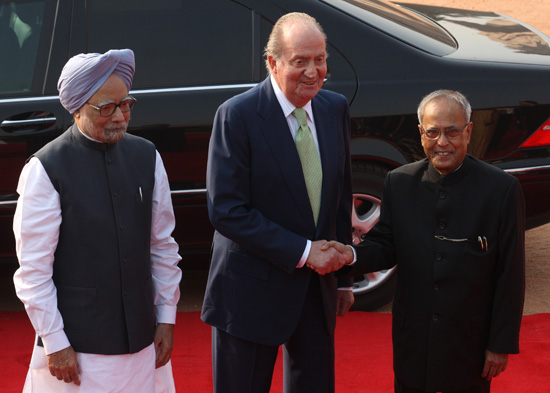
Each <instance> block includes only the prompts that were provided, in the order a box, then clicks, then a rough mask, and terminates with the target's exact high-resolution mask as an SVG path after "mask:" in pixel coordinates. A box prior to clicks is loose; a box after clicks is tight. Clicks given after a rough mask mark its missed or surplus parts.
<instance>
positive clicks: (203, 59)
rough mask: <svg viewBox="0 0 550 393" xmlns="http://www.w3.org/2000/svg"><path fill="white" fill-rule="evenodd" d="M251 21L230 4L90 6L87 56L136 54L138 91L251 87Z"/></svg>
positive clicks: (212, 0) (136, 0) (204, 0)
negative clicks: (125, 51)
mask: <svg viewBox="0 0 550 393" xmlns="http://www.w3.org/2000/svg"><path fill="white" fill-rule="evenodd" d="M205 15H207V17H205ZM251 15H252V11H251V10H249V9H247V8H245V7H243V6H241V5H238V4H236V3H234V2H231V1H227V0H223V1H222V0H201V1H194V2H188V1H182V0H162V1H150V0H132V1H124V2H117V1H112V0H96V1H90V2H88V21H87V24H88V51H89V52H100V53H102V52H105V51H107V50H109V49H113V48H116V49H121V48H130V49H132V50H133V51H134V52H135V54H136V59H138V60H137V61H139V67H138V68H137V71H136V75H135V77H134V82H133V88H134V89H148V88H169V87H182V86H196V85H213V84H226V83H242V82H250V81H251V80H252V51H251V49H252V43H253V40H252V37H253V31H252V17H251Z"/></svg>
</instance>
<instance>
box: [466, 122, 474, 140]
mask: <svg viewBox="0 0 550 393" xmlns="http://www.w3.org/2000/svg"><path fill="white" fill-rule="evenodd" d="M473 129H474V122H472V121H471V122H470V124H468V127H466V130H465V131H464V132H466V143H470V138H471V137H472V130H473Z"/></svg>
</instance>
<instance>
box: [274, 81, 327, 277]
mask: <svg viewBox="0 0 550 393" xmlns="http://www.w3.org/2000/svg"><path fill="white" fill-rule="evenodd" d="M270 79H271V85H272V86H273V91H274V92H275V97H277V101H279V104H280V105H281V109H282V110H283V114H284V115H285V118H286V121H287V123H288V128H289V130H290V134H291V135H292V139H294V141H296V132H297V131H298V128H299V127H300V123H298V120H297V119H296V118H295V117H294V115H293V114H292V112H294V109H296V107H295V106H294V105H293V104H292V103H291V102H290V101H289V100H288V98H286V96H285V94H284V93H283V91H282V90H281V88H280V87H279V85H278V84H277V82H276V81H275V79H274V78H273V75H270ZM303 108H304V110H305V111H306V114H307V125H308V126H309V129H310V130H311V134H312V135H313V139H314V140H315V146H317V153H319V139H318V138H317V128H315V120H314V119H313V111H312V109H311V101H308V103H307V104H306V105H304V107H303ZM319 159H321V153H319ZM321 163H322V161H321ZM306 240H307V244H306V248H305V249H304V252H303V254H302V257H301V258H300V260H299V261H298V264H297V265H296V267H297V268H301V267H304V265H305V264H306V261H307V258H308V256H309V251H310V250H311V240H309V239H306Z"/></svg>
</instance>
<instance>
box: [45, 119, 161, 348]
mask: <svg viewBox="0 0 550 393" xmlns="http://www.w3.org/2000/svg"><path fill="white" fill-rule="evenodd" d="M155 155H156V152H155V147H154V145H153V144H152V143H150V142H149V141H147V140H145V139H142V138H139V137H136V136H133V135H129V134H127V135H126V136H125V137H124V139H123V140H122V141H120V142H118V143H116V144H105V143H97V142H94V141H91V140H89V139H88V138H86V137H85V136H84V135H82V134H81V132H80V131H79V130H78V127H77V126H76V125H73V126H72V127H71V128H69V129H68V130H67V131H66V132H65V133H63V134H62V135H61V136H59V137H58V138H57V139H55V140H54V141H52V142H51V143H49V144H47V145H46V146H44V147H43V148H42V149H41V150H40V151H38V152H37V153H36V154H35V156H36V157H37V158H38V159H39V160H40V162H41V163H42V165H43V166H44V168H45V170H46V172H47V174H48V176H49V178H50V180H51V182H52V184H53V186H54V187H55V189H56V190H57V192H58V193H59V195H60V198H61V215H62V223H61V228H60V232H59V243H58V245H57V249H56V251H55V260H54V265H53V280H54V283H55V286H56V288H57V300H58V309H59V311H60V312H61V315H62V316H63V322H64V325H65V327H64V330H65V333H66V334H67V336H68V338H69V341H70V343H71V345H72V346H73V348H74V349H75V351H77V352H85V353H94V354H106V355H114V354H126V353H135V352H138V351H140V350H142V349H143V348H145V347H146V346H148V345H150V344H151V343H152V342H153V338H154V329H155V312H154V304H153V284H152V278H151V262H150V239H151V212H152V195H153V187H154V184H155V159H156V156H155Z"/></svg>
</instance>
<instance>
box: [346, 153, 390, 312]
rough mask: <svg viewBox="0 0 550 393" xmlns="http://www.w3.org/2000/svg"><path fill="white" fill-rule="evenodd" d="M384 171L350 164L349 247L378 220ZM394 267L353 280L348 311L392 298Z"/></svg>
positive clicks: (370, 307)
mask: <svg viewBox="0 0 550 393" xmlns="http://www.w3.org/2000/svg"><path fill="white" fill-rule="evenodd" d="M388 171H389V170H388V168H386V167H384V166H382V165H379V164H373V163H369V162H363V161H360V162H354V163H353V210H352V226H353V244H358V243H360V242H361V241H362V239H363V236H364V235H365V234H366V233H367V232H368V231H370V230H371V228H372V227H373V226H374V224H376V222H378V219H379V217H380V203H381V200H382V193H383V190H384V180H385V178H386V174H387V173H388ZM396 276H397V275H396V272H395V268H392V269H389V270H381V271H379V272H374V273H367V274H364V275H360V276H356V277H354V282H353V294H354V296H355V304H354V305H353V307H352V310H362V311H372V310H375V309H377V308H379V307H381V306H383V305H385V304H387V303H389V302H390V301H391V300H392V298H393V291H394V288H395V282H396Z"/></svg>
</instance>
